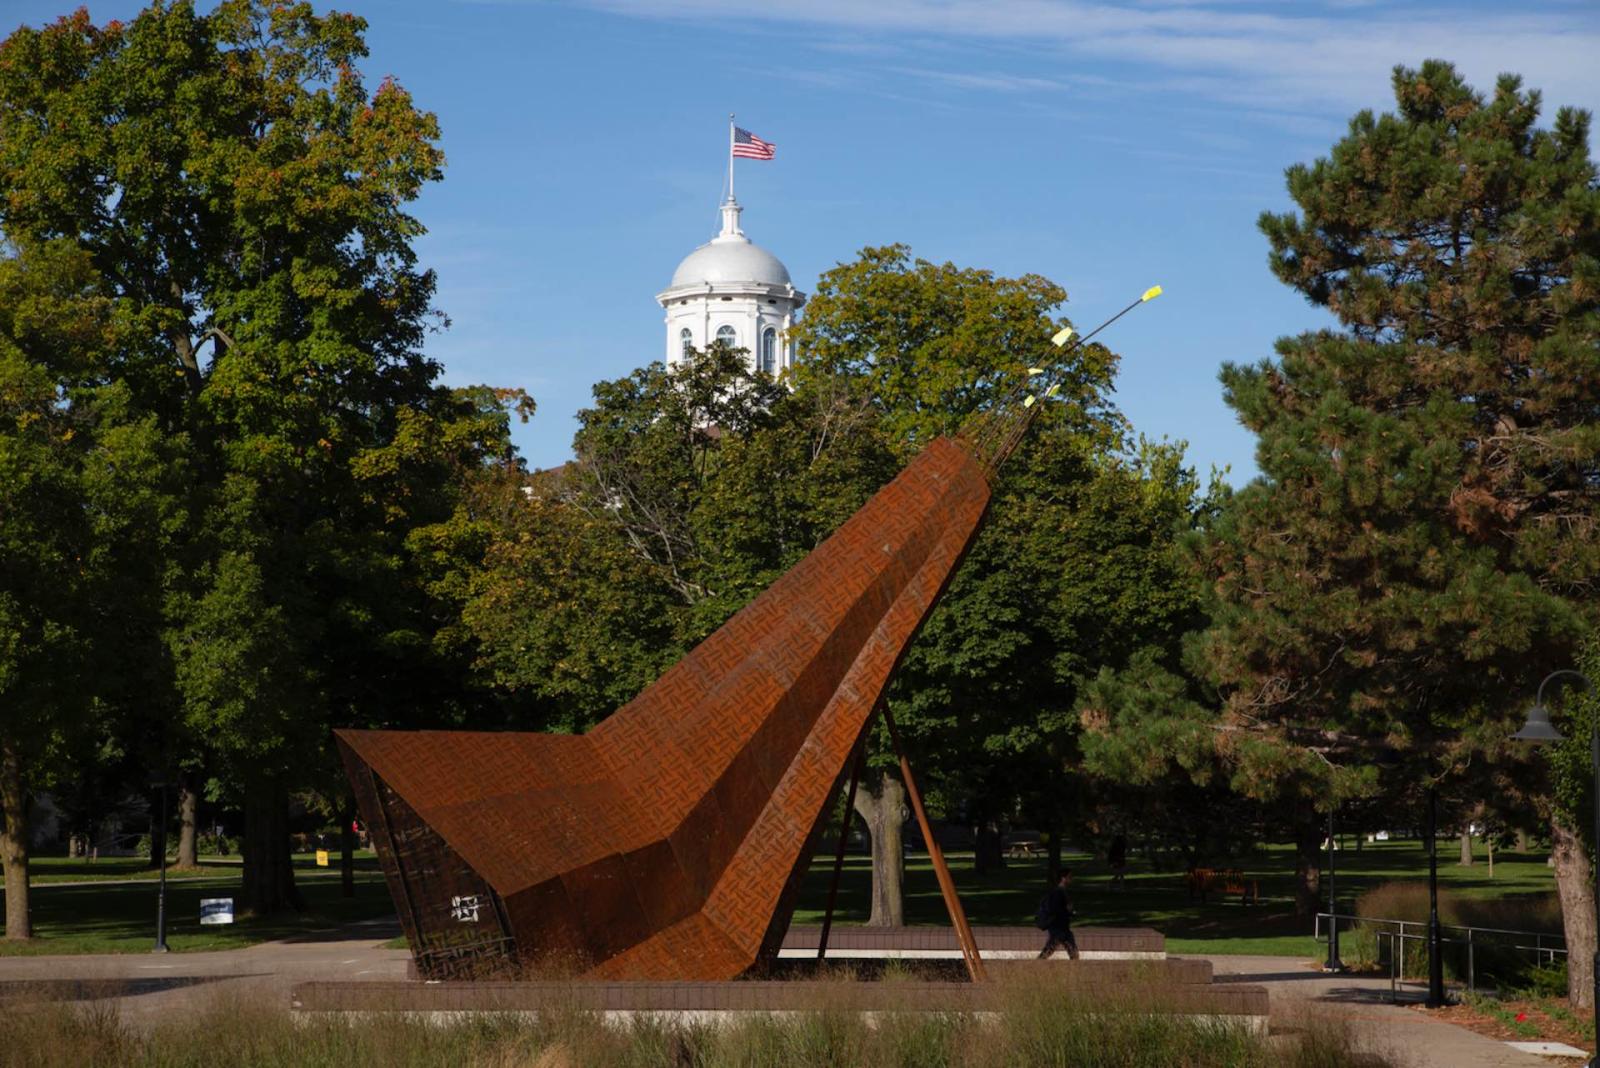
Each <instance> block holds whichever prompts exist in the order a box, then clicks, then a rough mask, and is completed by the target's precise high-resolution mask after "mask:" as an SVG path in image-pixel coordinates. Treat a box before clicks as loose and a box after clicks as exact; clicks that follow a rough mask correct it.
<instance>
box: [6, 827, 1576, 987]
mask: <svg viewBox="0 0 1600 1068" xmlns="http://www.w3.org/2000/svg"><path fill="white" fill-rule="evenodd" d="M1440 853H1441V858H1440V864H1439V878H1440V883H1441V885H1443V886H1445V887H1447V888H1449V889H1451V890H1453V891H1454V892H1456V893H1457V894H1462V895H1466V896H1469V897H1483V898H1512V899H1517V898H1523V897H1529V898H1532V897H1537V896H1543V895H1549V894H1551V893H1553V892H1554V889H1555V876H1554V873H1553V872H1552V871H1551V869H1550V868H1548V867H1546V866H1545V858H1544V854H1542V853H1541V854H1528V855H1523V854H1517V853H1502V854H1500V855H1498V856H1497V857H1496V858H1495V871H1494V878H1493V879H1490V878H1489V871H1488V865H1487V864H1486V863H1484V861H1483V859H1482V855H1481V850H1480V856H1479V860H1478V863H1476V864H1475V865H1473V866H1472V867H1470V868H1464V867H1460V866H1458V865H1457V864H1456V863H1455V856H1456V851H1455V843H1454V841H1445V840H1441V841H1440ZM333 859H334V862H335V864H337V856H335V857H334V858H333ZM949 859H950V863H951V867H952V872H953V874H954V876H955V880H956V887H957V889H958V891H959V892H960V894H961V900H962V902H963V904H964V905H965V907H966V910H967V916H968V918H969V919H970V920H971V921H972V922H973V923H975V924H1001V925H1028V924H1031V923H1032V921H1033V914H1034V908H1035V906H1036V905H1037V904H1038V901H1039V897H1040V895H1041V894H1043V893H1044V891H1045V865H1044V861H1043V860H1031V861H1020V860H1012V861H1009V862H1008V866H1007V867H1006V868H1005V869H1004V870H1002V871H999V872H994V873H991V874H989V875H985V876H979V875H978V874H977V873H976V872H974V871H973V870H972V855H971V854H970V853H954V854H951V855H950V857H949ZM832 861H833V858H832V855H831V853H829V854H828V855H825V856H822V855H819V856H818V857H817V858H816V859H815V860H814V861H813V863H812V865H811V870H810V871H809V872H808V873H807V874H806V877H805V883H804V885H803V887H802V890H801V896H800V904H799V907H798V909H797V910H796V912H795V922H796V923H817V922H820V921H821V918H822V910H823V908H824V906H825V905H826V902H827V892H828V877H829V874H830V871H831V867H832ZM33 863H34V873H35V882H36V884H37V885H36V886H35V890H34V893H33V916H34V926H35V930H36V932H37V934H38V936H39V937H37V938H36V939H34V941H33V942H31V943H28V944H25V945H22V946H17V945H13V944H9V943H5V942H0V954H15V953H135V952H144V951H146V950H148V949H149V948H150V945H151V943H152V941H153V940H154V937H155V917H156V892H155V886H154V883H153V879H154V873H153V872H150V871H149V870H148V869H146V868H144V867H143V862H142V861H139V860H137V859H119V860H101V861H96V862H94V863H92V864H91V863H89V862H85V861H80V860H71V861H69V860H67V859H66V858H53V857H45V858H35V860H34V862H33ZM1066 863H1067V865H1068V866H1070V867H1071V868H1072V869H1073V871H1074V873H1075V885H1074V891H1073V897H1074V904H1075V905H1076V907H1077V910H1078V914H1079V920H1078V923H1079V924H1080V925H1081V926H1086V927H1092V926H1102V927H1153V928H1155V929H1156V930H1158V931H1160V932H1162V933H1163V934H1165V935H1166V936H1167V947H1168V948H1169V949H1170V950H1172V951H1173V952H1176V953H1260V954H1287V955H1295V956H1301V957H1306V958H1311V957H1315V956H1320V955H1321V949H1320V944H1319V943H1318V942H1316V941H1315V940H1314V939H1313V938H1312V937H1311V923H1310V921H1309V920H1303V919H1300V918H1298V917H1296V916H1295V914H1294V902H1293V897H1292V892H1293V880H1294V854H1293V851H1292V850H1291V849H1290V848H1289V847H1288V846H1279V845H1274V846H1267V847H1265V848H1264V849H1262V850H1261V851H1260V852H1259V853H1258V854H1257V855H1256V856H1255V857H1254V858H1251V859H1247V860H1242V861H1236V862H1232V863H1229V864H1219V865H1217V866H1218V867H1237V868H1240V869H1242V870H1243V871H1244V872H1245V873H1246V876H1247V877H1248V878H1252V879H1256V880H1259V883H1260V888H1261V897H1262V901H1263V904H1261V905H1258V906H1244V905H1240V904H1239V903H1238V901H1237V899H1234V900H1221V899H1218V898H1216V897H1213V898H1212V899H1211V900H1210V901H1208V902H1205V903H1203V904H1202V903H1199V902H1191V901H1190V900H1189V899H1188V894H1187V892H1186V891H1185V888H1184V879H1183V872H1181V871H1157V870H1155V869H1153V868H1152V867H1151V866H1150V865H1149V864H1148V863H1147V862H1146V861H1145V860H1144V859H1143V858H1142V857H1132V858H1130V861H1129V868H1128V873H1127V880H1126V886H1125V887H1123V888H1121V889H1117V888H1114V887H1112V886H1111V873H1110V871H1109V870H1108V869H1107V868H1106V866H1105V864H1104V863H1103V862H1101V861H1098V860H1095V859H1093V858H1091V857H1088V856H1086V855H1083V854H1070V853H1069V854H1068V855H1067V857H1066ZM295 867H296V874H297V876H300V877H301V878H300V881H299V885H300V889H301V893H302V894H303V895H304V896H305V899H306V903H307V911H306V912H305V913H303V914H301V915H299V916H287V917H276V918H273V919H270V920H250V919H244V918H241V919H240V920H239V922H237V923H235V924H233V925H232V926H217V927H205V928H202V927H201V926H200V924H199V908H200V898H202V897H227V896H236V894H237V889H238V877H237V870H238V861H237V858H210V857H208V858H205V860H204V861H203V863H202V869H203V871H202V873H200V874H198V875H196V874H187V873H186V874H185V875H184V876H183V877H181V878H173V879H171V880H169V883H168V887H167V917H168V927H167V930H168V935H167V942H168V944H169V945H170V946H171V947H172V948H173V949H174V950H195V949H228V948H236V947H239V946H244V945H249V944H252V943H255V942H261V941H267V940H271V939H278V938H288V937H292V936H294V935H296V934H302V933H305V932H308V931H313V930H318V929H326V928H328V927H332V926H335V925H337V924H340V923H348V922H351V921H354V920H362V919H370V918H374V917H380V916H389V915H392V914H393V905H392V903H391V902H390V900H389V894H388V891H387V889H386V888H385V886H384V884H383V879H382V876H381V875H379V873H378V870H377V861H376V859H375V858H374V857H373V855H372V854H371V853H370V852H364V853H362V854H358V855H357V860H356V896H355V897H354V898H345V897H342V896H341V895H340V887H339V879H338V878H337V873H338V868H337V867H336V866H335V867H330V868H322V869H319V868H317V867H316V864H315V860H314V858H313V857H312V856H311V855H310V854H304V855H300V856H297V857H296V858H295ZM130 878H137V879H142V880H144V881H143V882H140V883H136V884H125V885H107V886H53V885H51V884H52V883H60V882H71V881H80V880H84V879H96V880H108V879H110V880H114V879H130ZM1426 878H1427V854H1426V853H1425V852H1424V851H1423V849H1422V845H1421V843H1419V842H1415V841H1407V842H1387V843H1380V844H1374V845H1367V846H1366V847H1364V848H1363V849H1362V851H1361V852H1360V853H1357V852H1355V851H1354V850H1353V849H1349V850H1342V851H1341V852H1340V854H1339V888H1340V890H1339V900H1340V911H1342V912H1349V911H1351V909H1352V906H1353V904H1354V900H1355V896H1356V895H1357V894H1359V893H1360V892H1361V891H1363V890H1366V889H1369V888H1371V887H1373V886H1377V885H1379V884H1380V883H1385V882H1390V881H1395V880H1416V881H1421V880H1424V879H1426ZM869 886H870V873H869V866H868V859H867V857H866V856H865V855H851V856H849V857H847V858H846V860H845V870H844V875H843V878H842V879H841V881H840V887H839V906H838V912H837V920H838V922H840V923H864V922H865V921H866V919H867V913H868V901H869V898H868V890H869ZM906 919H907V921H908V922H910V923H914V924H945V923H948V922H949V919H948V917H947V915H946V913H945V908H944V901H943V899H942V898H941V897H940V896H939V888H938V884H937V882H936V881H935V879H934V875H933V867H932V865H931V864H930V863H929V861H928V858H927V856H926V855H925V854H920V853H918V854H913V855H912V856H911V857H909V858H908V859H907V862H906Z"/></svg>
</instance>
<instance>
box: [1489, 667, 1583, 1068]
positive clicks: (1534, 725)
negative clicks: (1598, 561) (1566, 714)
mask: <svg viewBox="0 0 1600 1068" xmlns="http://www.w3.org/2000/svg"><path fill="white" fill-rule="evenodd" d="M1563 675H1565V676H1568V677H1570V678H1572V679H1575V680H1576V681H1577V682H1580V683H1582V684H1583V688H1584V689H1585V690H1587V689H1589V679H1588V677H1587V676H1585V675H1584V674H1582V673H1581V672H1577V671H1572V670H1570V669H1565V668H1564V669H1562V670H1561V671H1552V672H1551V673H1550V674H1548V675H1546V676H1545V677H1544V682H1541V683H1539V692H1538V695H1537V696H1535V697H1534V699H1533V707H1532V708H1531V709H1529V710H1528V722H1526V723H1524V724H1523V725H1522V729H1521V730H1520V731H1518V732H1517V733H1515V734H1513V735H1512V736H1511V737H1513V738H1515V739H1517V740H1518V741H1520V742H1534V743H1538V744H1543V743H1544V742H1560V741H1565V740H1566V735H1564V734H1562V733H1561V732H1560V731H1558V730H1556V727H1555V724H1553V723H1551V722H1550V709H1549V708H1548V707H1547V706H1546V705H1545V703H1544V688H1545V685H1546V684H1547V683H1549V681H1550V680H1551V679H1554V678H1559V677H1561V676H1563ZM1589 760H1590V764H1591V766H1592V768H1593V769H1594V774H1595V780H1596V782H1595V787H1596V789H1595V795H1594V827H1595V834H1596V836H1597V837H1596V839H1595V840H1596V841H1600V722H1591V723H1590V725H1589ZM1594 885H1595V898H1594V900H1595V921H1596V927H1595V930H1596V931H1600V867H1596V868H1595V876H1594ZM1590 979H1591V981H1592V982H1593V983H1594V1022H1595V1035H1596V1039H1597V1041H1600V941H1597V944H1596V946H1595V953H1594V961H1593V965H1592V971H1591V973H1590ZM1589 1065H1590V1068H1595V1066H1597V1065H1600V1049H1597V1050H1596V1053H1595V1056H1594V1057H1593V1058H1591V1059H1590V1061H1589Z"/></svg>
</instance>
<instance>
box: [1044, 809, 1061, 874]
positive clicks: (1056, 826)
mask: <svg viewBox="0 0 1600 1068" xmlns="http://www.w3.org/2000/svg"><path fill="white" fill-rule="evenodd" d="M1049 846H1050V859H1049V861H1048V862H1047V867H1048V871H1047V874H1048V876H1049V879H1048V882H1049V884H1050V885H1051V886H1054V885H1056V883H1057V882H1059V881H1060V879H1061V822H1060V821H1059V820H1051V821H1050V842H1049Z"/></svg>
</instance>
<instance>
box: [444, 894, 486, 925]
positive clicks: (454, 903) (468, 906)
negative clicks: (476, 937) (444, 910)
mask: <svg viewBox="0 0 1600 1068" xmlns="http://www.w3.org/2000/svg"><path fill="white" fill-rule="evenodd" d="M482 907H483V906H482V905H481V904H479V903H478V895H477V894H468V895H467V896H466V897H452V898H451V899H450V915H451V916H453V917H455V918H456V919H458V920H460V921H461V922H462V923H477V922H478V910H479V909H480V908H482Z"/></svg>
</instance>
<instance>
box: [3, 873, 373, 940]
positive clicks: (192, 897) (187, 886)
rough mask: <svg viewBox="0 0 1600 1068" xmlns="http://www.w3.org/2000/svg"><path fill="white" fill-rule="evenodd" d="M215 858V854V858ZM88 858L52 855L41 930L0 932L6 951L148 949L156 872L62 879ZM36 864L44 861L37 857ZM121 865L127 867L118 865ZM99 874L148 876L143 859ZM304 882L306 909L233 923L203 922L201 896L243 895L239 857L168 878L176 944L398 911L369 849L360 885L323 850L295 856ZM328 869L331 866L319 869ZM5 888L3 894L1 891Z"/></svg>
mask: <svg viewBox="0 0 1600 1068" xmlns="http://www.w3.org/2000/svg"><path fill="white" fill-rule="evenodd" d="M209 859H210V858H208V861H209ZM83 863H84V862H81V861H76V860H74V861H67V860H65V858H44V863H43V865H42V866H43V868H44V870H45V871H46V872H48V873H49V874H48V875H47V876H46V879H45V881H44V882H42V883H37V884H36V885H35V886H34V888H33V893H32V895H31V898H32V906H33V908H32V911H33V925H34V934H35V936H36V937H35V938H34V939H33V940H32V941H31V942H24V943H13V942H6V941H3V940H0V956H7V955H18V954H43V953H144V952H148V951H149V949H150V947H151V946H152V945H153V944H154V942H155V931H156V882H155V878H154V876H153V875H152V876H151V878H149V879H142V881H140V882H137V883H122V884H112V885H105V886H95V885H87V886H60V885H52V883H60V882H65V881H74V882H75V881H78V880H79V879H81V878H83V876H80V875H79V874H78V873H77V870H76V869H77V866H79V865H82V864H83ZM34 864H35V865H36V866H37V865H39V864H40V861H39V859H38V858H35V860H34ZM112 865H117V866H119V867H116V868H111V867H110V866H112ZM87 866H89V867H92V868H95V869H108V868H109V869H110V870H96V871H95V872H93V873H92V877H93V878H95V880H96V881H105V880H114V879H127V878H135V877H142V874H143V869H142V861H137V860H117V861H111V860H100V861H96V862H94V864H92V865H87ZM295 867H296V869H297V871H296V877H297V885H298V886H299V888H300V893H301V896H302V897H304V898H305V902H306V911H305V912H303V913H300V914H298V915H296V914H289V915H284V916H275V917H271V918H269V919H265V920H257V919H251V918H247V917H242V916H241V917H240V918H239V919H238V920H237V921H236V922H235V923H233V924H231V925H216V926H209V927H202V926H200V899H201V898H203V897H237V896H238V890H239V868H238V864H237V862H234V863H233V864H227V863H225V862H216V863H212V862H206V863H203V864H202V868H203V869H204V872H205V874H203V875H199V876H193V875H191V876H188V877H185V878H181V879H180V878H169V879H168V881H167V945H168V947H170V948H171V949H173V950H175V951H183V950H203V949H238V948H240V947H243V946H248V945H253V944H255V943H257V942H267V941H272V940H274V939H280V938H292V937H294V936H296V935H301V934H307V933H309V932H312V931H318V930H326V929H328V928H330V927H336V926H338V925H340V924H345V923H351V922H354V921H356V920H365V919H372V918H375V917H383V916H392V915H393V914H394V905H393V903H392V902H391V901H390V900H389V891H388V888H387V887H386V886H385V885H384V883H383V876H382V875H380V874H379V873H378V871H377V862H376V860H375V859H374V858H373V857H372V855H371V854H370V853H369V854H367V857H366V858H365V863H362V858H360V857H358V858H357V866H356V893H355V896H354V897H350V898H347V897H344V896H343V895H342V893H341V888H340V883H339V878H338V868H337V867H333V868H321V869H319V868H317V867H316V861H315V858H314V857H312V856H310V855H306V856H304V857H296V858H295ZM319 873H325V874H319ZM3 897H4V895H3V894H0V898H3Z"/></svg>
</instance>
